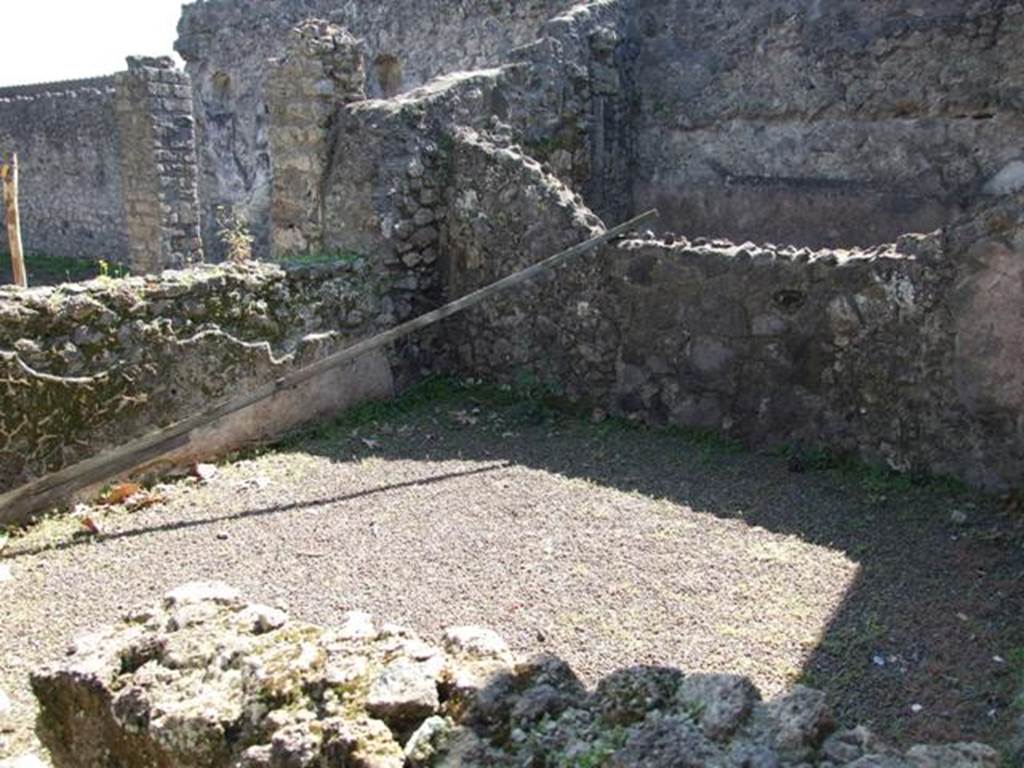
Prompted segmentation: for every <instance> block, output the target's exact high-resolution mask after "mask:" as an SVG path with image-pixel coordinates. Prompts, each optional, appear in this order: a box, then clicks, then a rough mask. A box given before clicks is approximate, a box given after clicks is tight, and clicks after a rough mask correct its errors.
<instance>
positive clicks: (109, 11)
mask: <svg viewBox="0 0 1024 768" xmlns="http://www.w3.org/2000/svg"><path fill="white" fill-rule="evenodd" d="M181 6H182V0H0V86H3V85H23V84H29V83H40V82H47V81H50V80H72V79H75V78H80V77H94V76H96V75H109V74H112V73H114V72H117V71H119V70H122V69H124V68H125V63H124V58H125V56H131V55H141V56H167V55H171V54H172V53H173V46H174V40H175V38H176V37H177V33H176V28H177V26H178V17H179V16H180V14H181Z"/></svg>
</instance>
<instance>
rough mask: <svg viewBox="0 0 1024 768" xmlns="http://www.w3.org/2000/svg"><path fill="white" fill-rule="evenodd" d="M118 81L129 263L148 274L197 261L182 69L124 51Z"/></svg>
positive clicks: (191, 128) (192, 161)
mask: <svg viewBox="0 0 1024 768" xmlns="http://www.w3.org/2000/svg"><path fill="white" fill-rule="evenodd" d="M116 82H117V117H118V123H119V126H120V152H121V169H122V178H123V186H124V208H125V212H126V216H125V218H126V223H127V227H128V244H129V257H128V263H129V265H130V267H131V269H132V271H133V272H135V273H136V274H150V273H154V272H159V271H160V270H162V269H166V268H176V267H182V266H185V265H186V264H192V263H195V262H198V261H202V258H203V247H202V242H201V241H200V239H199V196H198V194H199V193H198V189H199V188H198V184H197V169H196V137H195V120H194V119H193V117H192V89H191V87H190V86H189V79H188V75H186V74H185V73H184V72H180V71H178V70H176V69H175V67H174V64H173V63H172V61H171V59H169V58H166V59H143V58H129V59H128V71H127V72H124V73H121V74H118V75H117V76H116Z"/></svg>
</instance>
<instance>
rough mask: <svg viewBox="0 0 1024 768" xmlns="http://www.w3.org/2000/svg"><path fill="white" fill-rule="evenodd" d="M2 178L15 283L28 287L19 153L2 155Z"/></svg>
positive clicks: (5, 217)
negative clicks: (19, 176) (19, 186)
mask: <svg viewBox="0 0 1024 768" xmlns="http://www.w3.org/2000/svg"><path fill="white" fill-rule="evenodd" d="M0 179H2V181H3V187H4V222H5V223H6V224H7V243H8V245H9V247H10V251H11V269H12V271H13V272H14V284H15V285H17V286H20V287H22V288H28V275H27V274H26V272H25V253H24V251H23V250H22V247H21V215H20V214H19V212H18V155H17V154H12V155H11V157H10V160H8V159H7V158H6V157H5V156H3V155H0Z"/></svg>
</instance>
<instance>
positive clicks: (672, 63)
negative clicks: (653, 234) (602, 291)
mask: <svg viewBox="0 0 1024 768" xmlns="http://www.w3.org/2000/svg"><path fill="white" fill-rule="evenodd" d="M633 5H634V8H633V11H632V13H631V14H630V25H631V35H630V37H631V41H632V46H633V48H634V50H635V51H636V58H635V61H634V63H633V64H632V68H633V82H634V83H635V87H636V94H635V95H636V98H637V109H636V112H635V121H636V122H635V130H636V157H635V189H634V194H635V200H636V205H637V206H638V208H643V207H650V206H657V207H658V208H660V209H661V211H662V214H663V222H664V226H665V227H667V228H668V229H670V230H675V231H679V232H683V233H684V234H686V235H688V236H711V237H729V238H731V239H733V240H736V241H737V242H742V241H743V240H754V241H755V242H764V241H771V242H779V243H797V244H800V245H811V246H824V245H874V244H876V243H880V242H885V241H888V240H893V239H895V238H896V237H897V236H899V235H900V234H903V233H905V232H928V231H932V230H934V229H937V228H938V227H941V226H943V225H944V224H946V223H948V222H949V221H951V220H952V219H953V218H954V217H955V216H957V215H958V214H959V213H961V212H962V211H963V210H964V209H965V207H969V206H970V204H971V201H973V200H974V199H976V198H977V196H978V194H979V193H980V192H981V191H982V189H983V187H984V186H985V185H986V183H987V182H988V181H989V180H990V179H992V178H993V177H994V176H995V175H996V174H998V173H999V172H1000V171H1001V170H1002V169H1003V168H1005V167H1006V166H1007V164H1009V163H1011V162H1013V161H1015V160H1021V159H1024V154H1022V153H1024V117H1022V114H1024V111H1022V108H1024V62H1022V60H1021V57H1020V55H1019V51H1020V50H1021V49H1022V47H1024V23H1022V22H1024V4H1022V3H1021V2H1020V1H1019V0H982V1H981V2H972V3H964V2H961V1H960V0H934V1H932V2H926V3H922V2H917V1H916V0H837V1H831V2H821V0H767V2H764V1H762V0H758V1H757V2H751V0H729V1H728V2H724V3H706V2H700V1H699V0H669V1H668V2H666V1H665V0H637V1H636V2H635V3H634V4H633Z"/></svg>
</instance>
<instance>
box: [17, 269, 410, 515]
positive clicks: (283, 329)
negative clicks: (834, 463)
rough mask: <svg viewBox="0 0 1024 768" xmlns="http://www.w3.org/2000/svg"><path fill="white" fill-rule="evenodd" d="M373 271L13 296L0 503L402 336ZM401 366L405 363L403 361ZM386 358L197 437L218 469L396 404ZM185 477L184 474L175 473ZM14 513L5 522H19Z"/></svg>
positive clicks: (222, 272) (103, 283) (212, 277)
mask: <svg viewBox="0 0 1024 768" xmlns="http://www.w3.org/2000/svg"><path fill="white" fill-rule="evenodd" d="M391 287H392V286H391V284H390V281H389V279H388V278H387V276H386V275H383V274H381V273H380V272H379V271H376V270H375V269H374V268H373V266H372V265H371V264H370V263H368V262H367V261H366V260H365V259H356V260H352V261H349V262H347V263H338V264H331V265H325V266H314V267H296V268H292V269H287V270H285V269H282V268H280V267H273V266H266V265H255V266H249V267H219V268H214V267H204V268H200V269H194V270H190V271H187V272H167V273H164V274H163V275H162V276H160V277H158V278H156V277H154V278H146V279H143V278H130V279H125V280H103V279H100V280H96V281H93V282H91V283H85V284H79V285H65V286H62V287H60V288H57V289H53V288H37V289H30V290H17V289H12V288H6V289H0V491H5V490H10V489H11V488H13V487H16V486H18V485H20V484H22V483H24V482H27V481H29V480H31V479H33V478H36V477H39V476H41V475H44V474H46V473H47V472H51V471H53V470H56V469H59V468H61V467H64V466H67V465H69V464H72V463H75V462H77V461H80V460H82V459H85V458H87V457H89V456H91V455H93V454H95V453H97V452H99V451H101V450H103V449H105V448H113V447H117V446H120V445H123V444H125V443H127V442H128V441H130V440H131V439H133V438H135V437H140V436H142V435H144V434H147V433H149V432H151V431H153V430H155V429H156V428H157V427H159V426H163V425H167V424H170V423H173V422H176V421H179V420H181V419H182V418H185V417H187V416H191V415H194V414H196V413H199V412H201V411H203V410H204V409H207V408H209V407H210V406H211V405H213V404H215V403H216V402H217V401H219V400H220V399H223V398H227V397H235V396H239V395H242V394H244V393H245V392H247V391H250V390H252V389H255V388H257V387H259V386H261V385H265V384H267V383H269V382H270V381H273V380H274V379H276V378H279V377H280V376H282V375H284V374H285V373H287V372H288V371H290V370H292V369H294V368H295V367H296V366H298V365H302V364H306V363H309V362H312V361H313V360H315V359H318V358H319V357H320V356H321V355H323V354H326V353H327V352H329V351H332V350H333V349H335V348H338V347H339V346H341V345H343V344H345V343H346V342H348V341H350V340H352V339H354V338H360V337H364V336H368V335H371V334H372V333H373V332H375V331H378V330H382V329H384V328H386V327H389V326H390V325H392V324H393V323H394V315H393V311H394V310H393V303H394V302H393V300H392V299H391V298H390V297H389V296H388V291H389V290H391ZM396 359H397V358H396ZM392 386H393V384H392V370H391V365H390V364H389V362H388V360H387V359H386V358H384V357H382V356H376V357H371V358H369V359H368V360H367V361H365V362H364V363H363V364H362V367H361V368H360V369H358V370H357V371H352V370H344V369H342V370H340V371H338V372H336V373H332V374H327V375H325V376H323V377H320V378H319V379H317V380H314V381H312V382H309V383H308V384H307V385H305V386H303V387H302V388H300V389H298V390H295V391H292V392H288V393H284V394H282V395H280V396H278V397H277V398H275V399H273V400H271V401H269V403H268V404H264V405H262V406H257V407H256V408H255V409H249V410H248V411H245V412H242V413H241V414H239V415H238V416H236V417H233V418H232V420H231V421H229V422H222V423H220V424H215V425H211V429H210V430H206V431H203V432H202V433H199V434H196V435H193V437H192V441H191V443H190V445H188V446H187V447H186V448H185V449H183V451H182V452H181V453H180V454H179V459H184V460H193V459H195V458H198V457H202V456H204V455H205V456H210V455H219V454H222V453H223V452H225V451H226V450H229V449H232V448H237V447H239V446H240V445H245V444H247V443H249V442H251V441H253V440H258V439H261V438H266V437H270V436H273V435H275V434H277V433H280V432H281V431H283V430H285V429H287V428H289V427H292V426H295V425H296V424H300V423H304V422H307V421H310V420H314V419H317V418H326V417H328V416H330V415H332V414H334V413H337V412H339V411H340V410H342V409H343V408H344V407H346V406H349V405H352V404H355V403H357V402H358V401H359V400H360V399H365V398H366V397H369V396H375V397H386V396H389V395H390V394H391V392H392ZM170 463H172V464H173V461H172V462H170ZM14 512H15V511H14V510H10V509H4V510H3V513H4V518H5V519H7V518H8V516H10V515H13V514H14Z"/></svg>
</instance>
